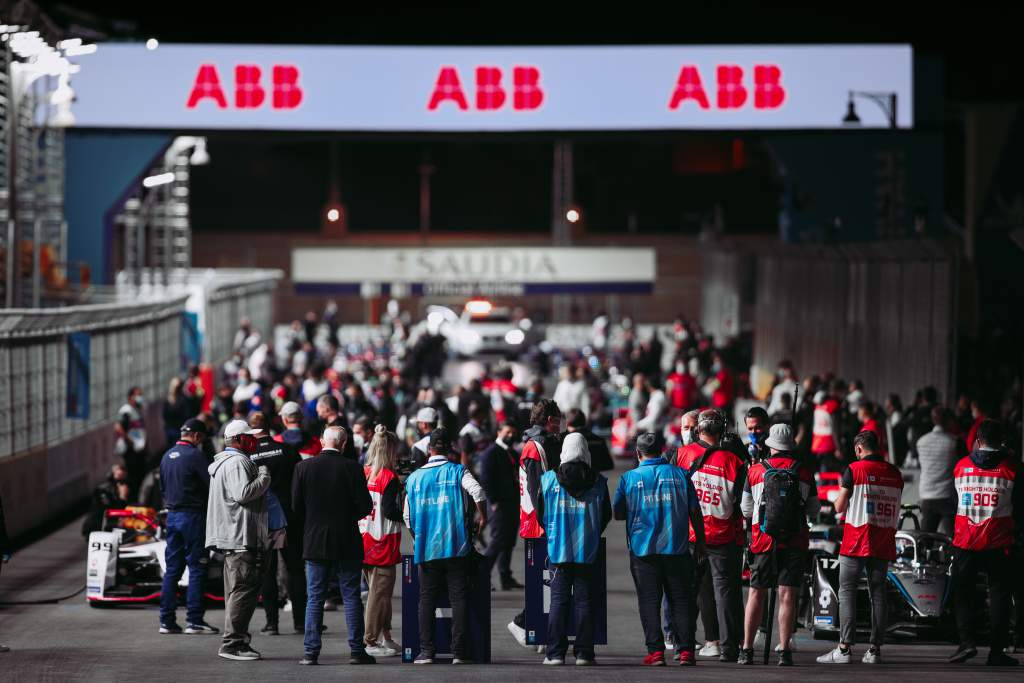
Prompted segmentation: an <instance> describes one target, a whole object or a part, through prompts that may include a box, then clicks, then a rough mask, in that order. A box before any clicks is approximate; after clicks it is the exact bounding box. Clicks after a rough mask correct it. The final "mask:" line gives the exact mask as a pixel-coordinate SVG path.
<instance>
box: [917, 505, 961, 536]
mask: <svg viewBox="0 0 1024 683" xmlns="http://www.w3.org/2000/svg"><path fill="white" fill-rule="evenodd" d="M920 504H921V530H922V531H939V533H943V534H949V535H952V533H953V519H954V518H955V517H956V500H955V499H944V500H943V499H938V500H936V499H922V500H921V503H920Z"/></svg>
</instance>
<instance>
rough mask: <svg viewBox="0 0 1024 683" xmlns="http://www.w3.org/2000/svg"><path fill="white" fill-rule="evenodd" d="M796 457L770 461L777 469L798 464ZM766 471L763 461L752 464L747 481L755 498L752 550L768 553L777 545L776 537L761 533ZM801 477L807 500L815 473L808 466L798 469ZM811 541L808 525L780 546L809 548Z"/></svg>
mask: <svg viewBox="0 0 1024 683" xmlns="http://www.w3.org/2000/svg"><path fill="white" fill-rule="evenodd" d="M796 462H797V461H796V459H795V458H789V457H785V456H776V457H772V458H769V459H768V463H769V464H770V465H771V466H772V467H774V468H776V469H784V468H788V467H792V466H793V465H794V464H796ZM764 471H765V467H764V465H763V464H761V463H757V464H755V465H751V466H750V470H749V472H748V473H747V483H748V484H749V485H750V496H751V497H752V498H753V499H754V514H753V515H752V516H751V520H750V521H751V524H750V526H751V530H750V552H752V553H757V554H761V553H767V552H769V551H770V550H771V549H772V547H773V546H774V545H775V539H773V538H772V537H771V536H769V535H768V534H764V533H761V495H762V494H763V493H764ZM798 476H799V478H800V496H801V497H802V498H803V499H804V500H807V498H808V496H810V495H811V485H812V484H814V475H813V474H812V473H811V471H810V470H808V469H807V468H806V467H801V468H800V469H799V470H798ZM809 541H810V534H809V533H808V531H807V527H806V526H805V527H803V528H802V529H801V531H800V533H799V534H797V535H796V536H795V537H794V538H790V539H788V540H787V541H785V542H781V541H780V542H779V547H780V548H792V549H794V550H807V546H808V543H809Z"/></svg>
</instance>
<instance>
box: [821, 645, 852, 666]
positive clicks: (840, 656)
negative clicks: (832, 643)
mask: <svg viewBox="0 0 1024 683" xmlns="http://www.w3.org/2000/svg"><path fill="white" fill-rule="evenodd" d="M850 654H851V651H850V650H847V651H846V652H843V651H842V650H840V649H839V646H838V645H837V646H836V648H835V649H834V650H829V651H828V652H826V653H825V654H823V655H821V656H820V657H818V664H849V663H850Z"/></svg>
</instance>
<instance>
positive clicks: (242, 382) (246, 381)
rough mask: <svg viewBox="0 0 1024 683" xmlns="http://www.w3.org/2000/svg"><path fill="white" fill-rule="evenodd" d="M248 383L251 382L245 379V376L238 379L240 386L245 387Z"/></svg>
mask: <svg viewBox="0 0 1024 683" xmlns="http://www.w3.org/2000/svg"><path fill="white" fill-rule="evenodd" d="M248 383H249V380H247V379H245V378H244V377H243V378H242V379H240V380H238V386H240V387H244V386H245V385H247V384H248Z"/></svg>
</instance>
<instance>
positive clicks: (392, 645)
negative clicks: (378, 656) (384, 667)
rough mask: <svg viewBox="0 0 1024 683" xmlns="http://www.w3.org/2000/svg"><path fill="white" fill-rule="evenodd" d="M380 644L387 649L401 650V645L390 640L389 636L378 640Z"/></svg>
mask: <svg viewBox="0 0 1024 683" xmlns="http://www.w3.org/2000/svg"><path fill="white" fill-rule="evenodd" d="M380 644H381V645H382V646H384V647H386V648H387V649H389V650H394V651H395V652H401V651H402V646H401V645H399V644H398V643H396V642H395V641H393V640H391V639H390V638H385V639H384V640H382V641H380Z"/></svg>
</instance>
